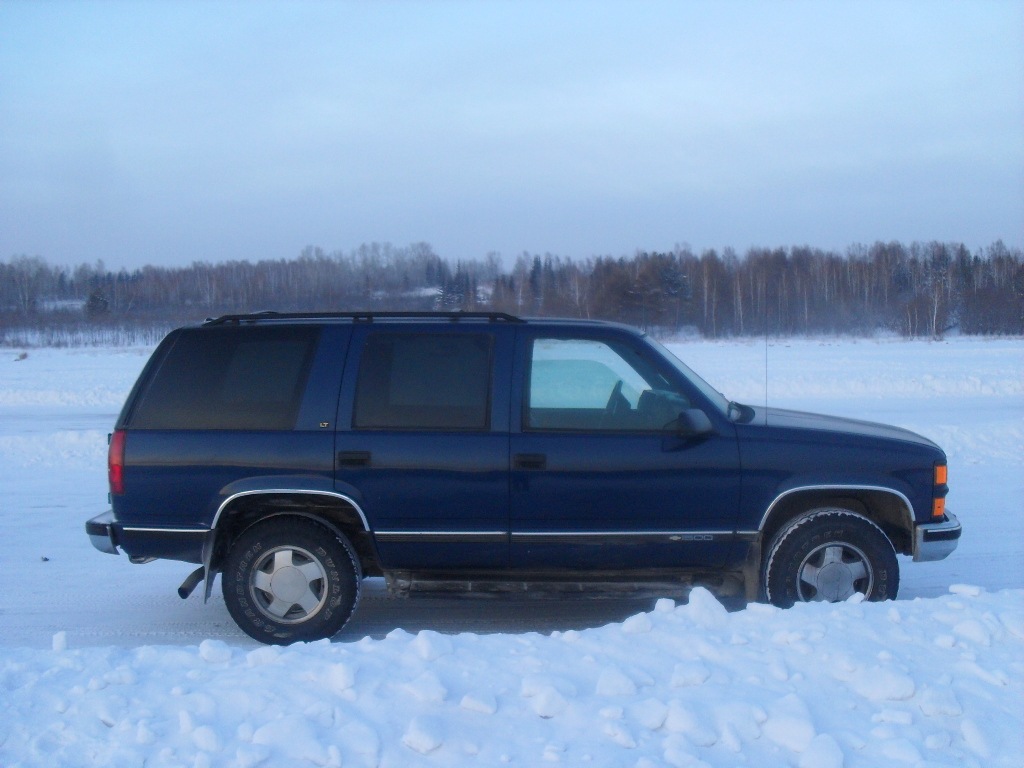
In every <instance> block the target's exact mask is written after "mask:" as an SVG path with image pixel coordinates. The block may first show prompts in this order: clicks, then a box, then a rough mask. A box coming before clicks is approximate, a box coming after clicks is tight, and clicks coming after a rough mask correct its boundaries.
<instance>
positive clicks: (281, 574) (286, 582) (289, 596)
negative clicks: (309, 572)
mask: <svg viewBox="0 0 1024 768" xmlns="http://www.w3.org/2000/svg"><path fill="white" fill-rule="evenodd" d="M270 590H271V592H273V593H274V597H276V598H278V599H279V600H284V601H286V602H290V603H297V602H298V601H299V598H300V597H302V596H303V595H304V594H306V592H307V591H308V590H309V582H307V581H306V577H305V576H303V575H302V571H300V570H299V569H298V568H293V567H291V566H288V567H287V568H281V569H280V570H278V571H275V572H274V576H273V578H271V580H270Z"/></svg>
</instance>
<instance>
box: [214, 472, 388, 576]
mask: <svg viewBox="0 0 1024 768" xmlns="http://www.w3.org/2000/svg"><path fill="white" fill-rule="evenodd" d="M289 515H290V516H294V517H304V518H308V519H311V520H314V521H316V522H318V523H320V524H321V525H324V526H326V527H327V528H329V529H330V530H331V531H333V532H334V533H336V534H339V535H341V536H344V537H345V538H346V539H348V541H349V542H351V544H352V548H353V549H354V550H355V553H356V557H357V558H358V560H359V563H358V565H359V567H360V569H361V570H362V573H363V575H364V576H375V575H379V573H380V561H379V558H378V556H377V548H376V546H375V544H374V541H373V536H372V534H371V533H370V527H369V524H368V523H367V520H366V515H365V514H364V513H363V510H362V509H361V508H360V506H359V504H357V503H356V502H355V500H353V499H352V498H351V497H349V496H346V495H344V494H341V493H335V492H330V491H321V490H304V489H287V488H271V489H260V490H247V491H240V492H238V493H235V494H233V495H231V496H229V497H228V498H226V499H225V500H224V501H223V502H222V503H221V505H220V507H219V508H218V509H217V513H216V515H215V516H214V520H213V527H212V530H211V534H212V536H213V542H212V546H211V547H210V560H209V562H208V563H207V564H206V565H207V569H208V571H209V572H211V573H212V572H216V571H219V570H220V567H221V565H222V563H223V562H224V559H225V557H226V556H227V553H228V551H229V550H230V549H231V545H232V544H233V542H234V541H235V540H237V539H238V537H239V536H240V535H241V534H242V533H243V532H244V531H246V530H247V529H249V528H250V527H251V526H253V525H255V524H256V523H259V522H262V521H264V520H269V519H271V518H277V517H284V516H289Z"/></svg>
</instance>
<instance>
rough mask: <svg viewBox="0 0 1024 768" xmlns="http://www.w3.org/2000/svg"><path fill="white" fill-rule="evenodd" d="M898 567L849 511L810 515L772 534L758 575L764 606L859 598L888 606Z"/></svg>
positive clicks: (873, 530) (876, 534) (872, 528)
mask: <svg viewBox="0 0 1024 768" xmlns="http://www.w3.org/2000/svg"><path fill="white" fill-rule="evenodd" d="M899 580H900V577H899V565H898V563H897V562H896V551H895V550H894V549H893V546H892V542H890V541H889V537H888V536H886V535H885V533H884V532H883V531H882V529H881V528H879V527H878V526H877V525H875V523H873V522H872V521H871V520H869V519H868V518H866V517H864V516H863V515H860V514H857V513H856V512H852V511H850V510H848V509H839V508H824V509H815V510H811V511H810V512H808V513H807V514H806V515H803V516H801V517H798V518H795V519H794V520H791V521H790V522H789V523H787V524H786V525H784V526H783V527H782V529H781V530H780V531H779V532H778V533H776V534H775V537H774V538H773V539H772V542H771V544H770V545H769V546H768V549H767V554H766V556H765V560H764V569H763V573H762V582H761V583H762V585H763V588H764V596H765V598H766V599H767V600H768V602H770V603H772V604H774V605H778V606H781V607H784V608H788V607H789V606H791V605H793V604H794V603H799V602H812V601H824V602H832V603H834V602H839V601H842V600H846V599H848V598H850V597H852V596H853V595H854V594H857V593H860V594H862V595H864V597H865V599H867V600H872V601H876V600H889V599H893V598H895V597H896V592H897V590H898V589H899Z"/></svg>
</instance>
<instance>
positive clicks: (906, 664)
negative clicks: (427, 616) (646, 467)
mask: <svg viewBox="0 0 1024 768" xmlns="http://www.w3.org/2000/svg"><path fill="white" fill-rule="evenodd" d="M896 606H898V608H897V607H896ZM641 617H642V619H643V620H641ZM1022 620H1024V591H1020V590H1016V591H1013V590H1007V591H1003V592H998V593H989V592H986V591H984V590H980V589H973V588H968V587H962V586H961V587H957V588H955V591H954V593H953V594H949V595H947V596H945V597H940V598H935V599H927V600H915V601H912V602H908V603H899V604H893V603H888V604H875V603H861V604H856V603H845V604H837V605H826V604H806V605H798V606H796V607H795V608H793V609H791V610H788V611H779V610H775V609H771V608H768V607H765V606H751V607H750V608H749V609H747V610H742V611H738V612H735V613H727V612H726V611H725V609H724V608H722V606H721V605H720V604H719V603H718V602H717V601H716V600H715V599H714V598H713V597H712V596H711V595H710V594H709V593H708V592H706V591H704V590H702V589H697V590H694V592H693V595H692V597H691V600H690V603H689V604H687V605H679V606H676V607H672V605H671V603H669V602H668V601H659V603H658V605H657V606H656V608H655V609H654V610H653V611H651V612H650V613H644V614H639V615H637V616H634V617H631V618H629V619H627V620H626V621H625V622H623V623H619V624H610V625H607V626H604V627H600V628H596V629H588V630H583V631H579V632H575V631H574V632H566V633H560V632H555V633H553V634H551V635H549V636H546V635H540V634H536V633H532V634H525V635H509V634H492V635H471V634H462V635H454V636H448V635H443V634H439V633H436V632H420V633H418V634H415V635H413V634H410V633H407V632H402V631H395V632H392V633H391V634H389V635H388V636H387V637H385V638H383V639H381V640H372V639H369V638H364V639H362V640H359V641H358V642H354V643H329V642H326V641H321V642H317V643H312V644H308V645H295V646H291V647H289V648H258V649H255V650H251V651H245V650H244V649H240V648H235V647H232V646H231V645H229V644H227V643H224V642H222V641H216V640H206V641H203V642H202V643H200V644H199V645H198V646H188V647H170V646H143V647H140V648H134V649H123V648H82V649H76V648H74V633H73V632H70V631H65V632H62V633H60V635H59V636H58V637H55V638H54V642H53V648H52V650H30V649H4V650H3V651H2V654H3V655H2V656H0V691H2V702H3V710H4V716H3V718H2V720H0V764H3V765H11V764H18V765H40V766H42V765H46V766H49V765H61V766H95V765H142V764H145V765H156V766H164V765H166V766H171V765H211V766H212V765H223V766H259V765H267V766H272V765H289V766H391V765H395V766H397V765H402V766H406V765H408V766H418V765H423V766H428V765H444V766H457V765H470V764H472V765H495V764H505V763H509V764H515V765H540V764H542V763H548V762H554V763H562V764H565V765H594V766H622V765H635V766H656V765H666V764H667V765H671V766H677V765H705V766H719V765H721V766H726V765H737V764H746V765H757V766H801V767H803V768H811V767H812V766H813V767H814V768H839V767H840V766H846V767H847V768H853V767H854V766H865V767H867V766H878V765H893V764H899V763H904V762H906V763H910V764H915V763H922V762H923V763H927V764H935V765H978V766H980V765H985V766H986V767H988V766H1017V765H1019V759H1020V754H1021V750H1022V749H1024V743H1022V737H1021V730H1020V703H1021V702H1020V692H1021V691H1022V690H1024V663H1022V662H1021V659H1022V658H1024V638H1022V636H1021V634H1020V633H1019V632H1017V631H1015V629H1016V628H1018V627H1020V626H1021V622H1022ZM640 626H642V627H643V628H644V630H643V631H641V632H637V631H636V629H637V628H638V627H640ZM964 626H968V627H972V628H974V629H971V630H970V631H962V630H961V631H958V629H957V628H958V627H960V628H962V627H964ZM630 627H632V628H633V629H632V630H630V629H629V628H630ZM981 629H983V630H984V631H983V632H982V631H980V630H981ZM940 635H948V636H949V637H950V638H952V641H951V642H949V643H936V642H933V639H934V638H935V637H937V636H940Z"/></svg>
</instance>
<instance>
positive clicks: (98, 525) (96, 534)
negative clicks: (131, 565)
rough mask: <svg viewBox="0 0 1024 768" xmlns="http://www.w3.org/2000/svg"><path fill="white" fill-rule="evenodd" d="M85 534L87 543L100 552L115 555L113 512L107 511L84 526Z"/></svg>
mask: <svg viewBox="0 0 1024 768" xmlns="http://www.w3.org/2000/svg"><path fill="white" fill-rule="evenodd" d="M85 532H86V533H87V534H88V535H89V541H91V542H92V545H93V546H94V547H96V549H98V550H99V551H100V552H106V553H107V554H108V555H116V554H118V551H117V531H116V529H115V528H114V510H112V509H108V510H107V511H106V512H104V513H103V514H102V515H97V516H96V517H94V518H93V519H92V520H89V521H87V522H86V524H85Z"/></svg>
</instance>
